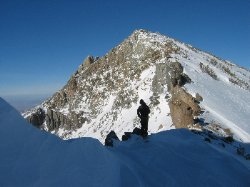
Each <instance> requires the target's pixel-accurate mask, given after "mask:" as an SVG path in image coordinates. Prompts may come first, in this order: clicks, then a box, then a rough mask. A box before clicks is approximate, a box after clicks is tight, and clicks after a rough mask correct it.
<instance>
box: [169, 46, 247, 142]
mask: <svg viewBox="0 0 250 187" xmlns="http://www.w3.org/2000/svg"><path fill="white" fill-rule="evenodd" d="M176 44H177V46H179V47H180V49H181V50H182V51H181V52H182V53H183V54H185V55H186V56H188V58H185V57H184V56H183V55H181V54H180V55H173V57H174V58H173V60H178V61H179V62H180V63H181V64H182V65H183V67H184V71H185V73H186V74H187V75H188V76H189V77H190V78H191V79H192V83H191V84H186V85H185V88H186V89H187V90H188V92H189V93H191V94H192V95H193V96H195V94H196V93H199V94H200V95H201V96H202V97H203V99H204V101H203V102H201V107H202V108H203V109H204V111H205V113H204V115H203V116H202V117H203V118H204V119H205V120H206V122H209V123H210V122H212V121H213V122H215V123H218V124H220V125H221V126H223V127H224V128H229V129H230V130H231V131H232V132H233V133H234V135H235V137H236V138H237V139H238V140H241V141H244V142H250V122H249V121H250V88H249V87H248V88H247V89H244V88H243V87H240V86H238V85H235V84H233V83H232V82H230V81H229V80H230V78H234V77H237V78H238V79H241V80H243V81H245V82H248V83H249V82H250V72H249V71H247V70H245V69H243V68H240V67H238V66H236V65H234V64H231V63H229V62H226V61H223V60H221V59H218V58H217V57H214V56H212V55H209V54H207V53H204V52H202V51H194V49H193V48H190V47H188V46H187V45H184V44H180V43H178V42H176ZM211 61H215V62H216V65H213V64H212V63H211ZM200 63H202V64H204V65H207V66H209V67H210V68H211V69H212V70H213V72H214V73H215V75H216V76H217V77H218V80H214V79H213V78H212V77H211V76H209V75H208V74H205V73H203V72H202V70H201V68H200ZM223 68H224V69H226V70H227V72H226V71H225V70H224V69H223ZM228 72H229V73H228Z"/></svg>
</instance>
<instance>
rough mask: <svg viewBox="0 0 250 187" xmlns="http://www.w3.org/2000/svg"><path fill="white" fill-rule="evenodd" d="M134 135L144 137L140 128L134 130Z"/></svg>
mask: <svg viewBox="0 0 250 187" xmlns="http://www.w3.org/2000/svg"><path fill="white" fill-rule="evenodd" d="M132 134H136V135H138V136H141V135H142V131H141V129H139V128H138V127H136V128H134V130H133V132H132Z"/></svg>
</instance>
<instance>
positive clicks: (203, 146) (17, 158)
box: [0, 98, 250, 187]
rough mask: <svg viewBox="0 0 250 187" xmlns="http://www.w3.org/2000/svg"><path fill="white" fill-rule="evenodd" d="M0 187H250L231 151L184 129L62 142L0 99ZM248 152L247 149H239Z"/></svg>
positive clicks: (247, 166) (247, 171)
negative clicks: (108, 142)
mask: <svg viewBox="0 0 250 187" xmlns="http://www.w3.org/2000/svg"><path fill="white" fill-rule="evenodd" d="M0 142H1V143H0V150H1V154H0V186H25V187H28V186H102V187H106V186H107V187H110V186H116V187H119V186H124V187H127V186H130V187H133V186H136V187H138V186H159V187H160V186H246V187H247V186H249V184H250V178H249V176H250V162H249V161H247V160H245V159H244V158H243V157H240V156H239V155H237V154H236V152H235V148H233V146H230V145H226V147H225V148H223V147H222V146H220V145H219V144H216V143H208V142H205V141H204V140H203V137H201V136H199V135H196V134H194V133H191V132H190V131H188V130H187V129H174V130H169V131H163V132H160V133H156V134H152V135H150V136H149V137H148V140H146V141H144V140H143V139H142V138H141V137H138V136H133V137H132V139H130V140H128V141H126V142H115V146H114V147H112V148H110V147H104V146H103V145H102V144H101V143H100V142H99V141H98V140H96V139H93V138H79V139H74V140H62V139H60V138H58V137H56V136H54V135H52V134H49V133H46V132H42V131H40V130H38V129H36V128H34V127H32V126H31V125H29V124H27V123H26V121H25V120H24V119H23V118H22V116H21V115H20V114H19V113H18V112H17V111H16V110H15V109H13V108H12V107H11V106H10V105H9V104H8V103H6V102H5V101H4V100H3V99H1V98H0ZM240 144H241V146H244V147H245V148H246V150H247V151H250V149H249V148H250V147H249V144H243V143H240Z"/></svg>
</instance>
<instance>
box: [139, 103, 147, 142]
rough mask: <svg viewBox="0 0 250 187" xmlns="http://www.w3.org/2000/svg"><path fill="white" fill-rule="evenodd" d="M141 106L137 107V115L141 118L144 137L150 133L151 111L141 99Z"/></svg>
mask: <svg viewBox="0 0 250 187" xmlns="http://www.w3.org/2000/svg"><path fill="white" fill-rule="evenodd" d="M140 104H141V105H140V106H139V108H138V109H137V115H138V117H139V118H140V119H141V133H142V137H146V136H147V135H148V119H149V117H148V115H149V113H150V109H149V107H148V106H147V104H146V103H145V102H144V101H143V100H142V99H141V100H140Z"/></svg>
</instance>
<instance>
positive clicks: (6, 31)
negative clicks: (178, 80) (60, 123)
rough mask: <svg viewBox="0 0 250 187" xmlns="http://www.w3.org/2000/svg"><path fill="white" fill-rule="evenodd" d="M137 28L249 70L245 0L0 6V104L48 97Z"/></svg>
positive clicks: (249, 18)
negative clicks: (33, 96)
mask: <svg viewBox="0 0 250 187" xmlns="http://www.w3.org/2000/svg"><path fill="white" fill-rule="evenodd" d="M140 28H143V29H147V30H150V31H157V32H160V33H162V34H165V35H168V36H170V37H172V38H176V39H178V40H181V41H183V42H185V43H189V44H191V45H193V46H195V47H197V48H200V49H202V50H205V51H209V52H211V53H213V54H215V55H216V56H219V57H221V58H223V59H227V60H230V61H232V62H234V63H236V64H239V65H241V66H245V67H248V68H250V0H204V1H203V0H189V1H187V0H173V1H168V0H161V1H159V0H150V1H149V0H141V1H139V0H138V1H136V0H126V1H119V0H109V1H108V0H103V1H101V0H99V1H97V0H85V1H84V0H82V1H80V0H79V1H77V0H67V1H66V0H40V1H39V0H16V1H15V0H0V96H4V95H23V94H50V93H53V92H54V91H56V90H58V89H59V88H61V87H62V86H63V85H64V84H65V83H66V81H67V80H68V79H69V77H70V75H71V74H72V73H73V72H74V71H75V70H76V69H77V67H78V66H79V65H80V64H81V63H82V61H83V59H84V58H85V57H86V56H87V55H88V54H92V55H96V56H102V55H104V54H105V53H106V52H108V51H109V50H110V49H111V48H113V47H115V46H116V45H117V44H119V43H120V42H121V41H122V40H124V39H125V38H126V37H128V36H129V35H130V34H131V33H132V32H133V30H135V29H140Z"/></svg>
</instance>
